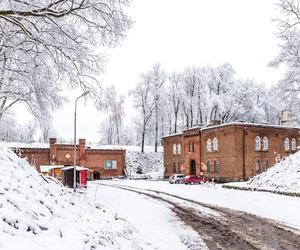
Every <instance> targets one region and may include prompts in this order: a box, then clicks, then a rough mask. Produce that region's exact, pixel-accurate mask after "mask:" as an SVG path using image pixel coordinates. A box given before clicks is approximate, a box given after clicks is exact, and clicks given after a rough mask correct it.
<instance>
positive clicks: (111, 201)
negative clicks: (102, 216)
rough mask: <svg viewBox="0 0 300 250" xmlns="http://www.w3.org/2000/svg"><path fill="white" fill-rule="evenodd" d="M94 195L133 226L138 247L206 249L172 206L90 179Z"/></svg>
mask: <svg viewBox="0 0 300 250" xmlns="http://www.w3.org/2000/svg"><path fill="white" fill-rule="evenodd" d="M89 193H90V195H91V197H94V198H95V199H96V200H97V202H99V203H102V204H104V205H105V207H106V208H109V209H111V210H112V211H118V212H117V214H116V215H115V217H116V218H118V219H120V220H126V221H128V222H129V223H130V224H131V225H132V226H133V231H134V232H133V233H134V237H135V238H136V245H137V247H136V249H145V250H146V249H149V250H150V249H151V250H152V249H161V250H164V249H172V250H173V249H174V250H180V249H195V250H196V249H207V248H206V246H205V244H204V243H203V241H202V240H201V238H200V237H199V235H198V234H197V233H196V232H195V231H194V230H193V229H192V228H191V227H189V226H186V225H185V224H184V223H182V222H180V221H179V220H178V219H177V218H176V217H175V213H173V212H172V211H171V206H170V205H169V204H167V203H164V204H163V205H162V203H161V201H156V200H153V199H151V198H149V197H148V196H145V195H140V194H137V193H133V192H128V191H126V190H122V189H116V188H114V187H110V186H102V185H100V183H99V185H98V184H93V183H91V185H90V187H89Z"/></svg>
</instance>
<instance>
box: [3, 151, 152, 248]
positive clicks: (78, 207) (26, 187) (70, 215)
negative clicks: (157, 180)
mask: <svg viewBox="0 0 300 250" xmlns="http://www.w3.org/2000/svg"><path fill="white" fill-rule="evenodd" d="M0 171H1V175H0V249H14V250H15V249H28V250H29V249H30V250H34V249H73V250H74V249H142V248H143V249H144V246H145V243H144V242H143V241H142V237H140V235H139V232H135V230H134V228H133V226H132V225H131V224H130V223H129V222H127V221H124V220H120V219H118V218H117V217H116V212H115V211H113V210H112V209H111V208H110V207H109V208H107V207H105V206H104V205H103V204H104V202H103V201H102V202H101V199H100V198H99V197H101V193H99V197H97V196H94V195H91V193H90V192H89V189H88V190H86V191H85V192H83V193H77V194H76V195H74V193H73V192H72V190H70V189H67V188H65V187H63V186H61V184H59V182H57V181H56V180H54V179H50V178H44V177H42V176H40V175H39V173H38V172H37V171H36V170H35V169H34V167H32V166H30V165H29V164H28V163H27V161H26V160H24V159H21V158H19V157H18V156H17V155H16V154H14V153H13V152H12V151H11V150H9V149H7V148H5V147H0ZM93 194H95V192H93ZM119 209H122V208H119ZM145 249H146V248H145Z"/></svg>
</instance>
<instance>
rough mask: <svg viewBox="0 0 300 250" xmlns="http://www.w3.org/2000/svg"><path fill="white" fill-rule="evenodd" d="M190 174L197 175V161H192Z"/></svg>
mask: <svg viewBox="0 0 300 250" xmlns="http://www.w3.org/2000/svg"><path fill="white" fill-rule="evenodd" d="M190 174H191V175H196V161H195V160H191V166H190Z"/></svg>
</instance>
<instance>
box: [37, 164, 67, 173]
mask: <svg viewBox="0 0 300 250" xmlns="http://www.w3.org/2000/svg"><path fill="white" fill-rule="evenodd" d="M63 167H64V166H63V165H41V166H40V171H41V172H48V171H49V170H51V169H54V168H63Z"/></svg>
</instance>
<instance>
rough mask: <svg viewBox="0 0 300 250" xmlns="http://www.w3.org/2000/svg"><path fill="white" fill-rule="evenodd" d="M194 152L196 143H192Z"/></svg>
mask: <svg viewBox="0 0 300 250" xmlns="http://www.w3.org/2000/svg"><path fill="white" fill-rule="evenodd" d="M192 152H195V143H192Z"/></svg>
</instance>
